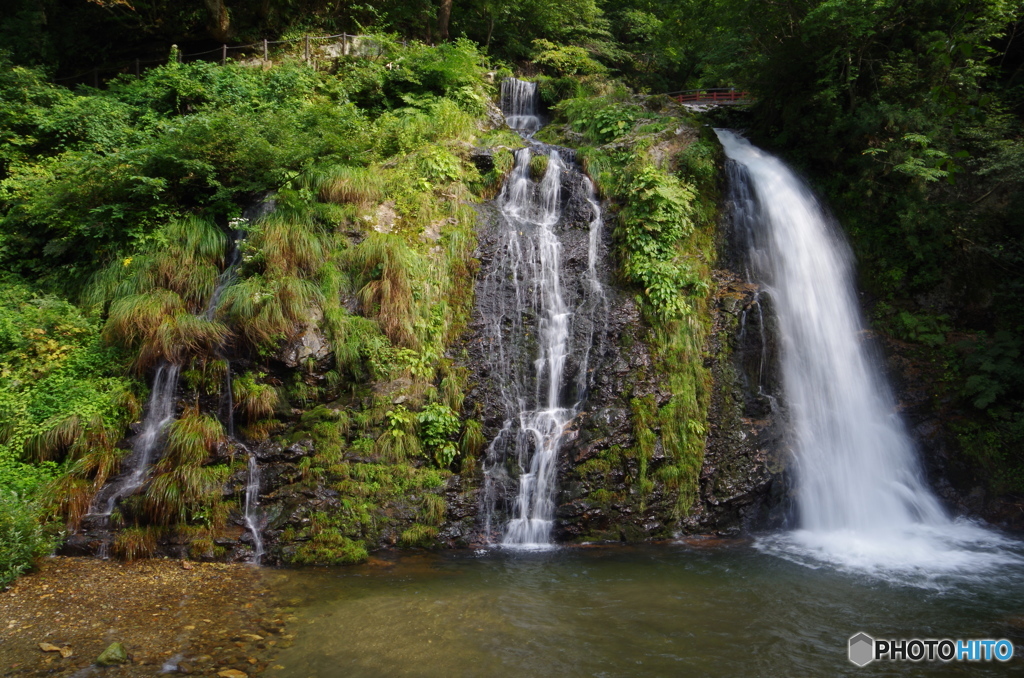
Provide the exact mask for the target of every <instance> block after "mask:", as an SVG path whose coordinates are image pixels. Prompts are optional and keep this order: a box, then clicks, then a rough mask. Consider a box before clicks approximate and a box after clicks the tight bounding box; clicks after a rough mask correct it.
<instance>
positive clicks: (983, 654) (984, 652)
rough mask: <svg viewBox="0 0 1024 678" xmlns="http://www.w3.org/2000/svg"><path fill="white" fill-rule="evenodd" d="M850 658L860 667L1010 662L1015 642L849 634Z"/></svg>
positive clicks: (989, 639) (1002, 639)
mask: <svg viewBox="0 0 1024 678" xmlns="http://www.w3.org/2000/svg"><path fill="white" fill-rule="evenodd" d="M847 656H849V658H850V661H851V662H853V663H854V664H856V665H857V666H867V665H868V664H870V663H871V662H873V661H876V660H879V661H886V660H887V661H911V662H920V661H929V662H931V661H941V662H950V661H970V662H977V661H986V662H987V661H999V662H1008V661H1010V659H1012V658H1013V643H1011V642H1010V641H1008V640H1006V639H1005V638H1001V639H999V640H995V639H991V638H984V639H972V640H950V639H949V638H943V639H941V640H936V639H934V638H928V639H919V638H911V639H906V638H901V639H898V640H882V639H875V638H872V637H871V636H869V635H868V634H866V633H864V632H860V633H858V634H856V635H854V636H851V637H850V645H849V654H848V655H847Z"/></svg>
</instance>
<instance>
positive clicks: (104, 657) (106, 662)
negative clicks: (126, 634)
mask: <svg viewBox="0 0 1024 678" xmlns="http://www.w3.org/2000/svg"><path fill="white" fill-rule="evenodd" d="M128 661H129V659H128V652H127V651H126V650H125V649H124V645H122V644H121V643H117V642H114V643H111V644H110V645H108V646H107V649H106V650H104V651H103V652H101V653H100V656H99V657H96V664H97V665H99V666H117V665H118V664H127V663H128Z"/></svg>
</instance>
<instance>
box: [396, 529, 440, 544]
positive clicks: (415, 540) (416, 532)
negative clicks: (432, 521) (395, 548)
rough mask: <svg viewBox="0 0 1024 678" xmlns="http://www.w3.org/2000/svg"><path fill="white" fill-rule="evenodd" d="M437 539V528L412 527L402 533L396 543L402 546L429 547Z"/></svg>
mask: <svg viewBox="0 0 1024 678" xmlns="http://www.w3.org/2000/svg"><path fill="white" fill-rule="evenodd" d="M436 537H437V528H436V527H433V526H430V525H418V524H417V525H413V526H412V527H410V528H409V529H407V530H405V531H403V532H402V534H401V536H400V537H399V538H398V541H399V542H401V544H402V546H419V547H430V546H432V545H433V543H434V539H435V538H436Z"/></svg>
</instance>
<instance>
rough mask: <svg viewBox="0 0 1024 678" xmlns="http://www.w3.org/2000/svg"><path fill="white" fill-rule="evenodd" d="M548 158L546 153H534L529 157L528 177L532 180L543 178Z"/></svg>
mask: <svg viewBox="0 0 1024 678" xmlns="http://www.w3.org/2000/svg"><path fill="white" fill-rule="evenodd" d="M550 160H551V159H550V158H549V157H548V156H546V155H535V156H533V157H532V158H530V178H531V179H533V180H534V181H540V180H541V179H543V178H544V173H545V172H547V171H548V162H549V161H550Z"/></svg>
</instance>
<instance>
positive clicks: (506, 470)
mask: <svg viewBox="0 0 1024 678" xmlns="http://www.w3.org/2000/svg"><path fill="white" fill-rule="evenodd" d="M502 108H503V110H504V111H505V114H506V119H507V120H508V123H509V125H510V126H511V127H513V128H516V129H518V130H519V131H520V132H521V133H524V136H525V135H526V134H532V133H533V132H535V131H536V129H537V128H538V127H539V117H538V114H537V107H536V85H535V84H534V83H526V82H522V81H518V80H514V79H509V80H505V81H504V82H503V83H502ZM538 154H539V155H546V156H547V167H546V169H545V171H544V175H543V177H542V178H541V179H540V180H539V181H535V180H533V179H532V178H531V176H530V165H531V159H533V158H534V157H535V156H536V155H538ZM565 154H567V151H565V149H562V150H561V151H560V150H559V149H556V148H554V147H550V146H546V145H543V144H538V143H535V142H531V143H530V146H529V147H527V148H523V149H520V150H518V151H516V153H515V165H514V168H513V170H512V173H511V175H510V176H509V178H508V180H507V181H506V182H505V185H504V187H503V188H502V191H501V194H500V196H499V197H498V199H497V201H496V203H497V207H498V219H499V222H500V225H499V230H500V234H499V242H498V243H497V246H496V249H497V252H496V256H495V257H494V258H493V263H492V264H491V265H490V266H489V268H488V269H487V270H486V271H485V273H484V275H483V277H482V280H481V281H480V286H479V290H480V293H479V295H478V298H479V299H480V300H481V301H480V308H481V315H482V316H483V319H484V327H485V330H484V334H485V340H486V342H487V346H488V351H489V354H488V358H487V363H488V366H489V369H490V372H491V374H492V375H493V376H494V378H495V381H496V383H497V384H498V391H499V395H500V399H501V403H502V410H503V413H504V425H503V426H502V429H501V431H500V432H499V433H498V434H497V436H495V438H494V439H493V440H492V441H491V443H490V445H489V447H488V450H487V459H486V462H485V467H484V472H485V481H486V482H485V495H486V499H485V503H486V506H485V515H486V521H487V522H486V525H485V531H486V533H487V534H490V533H491V529H492V527H494V526H492V524H491V521H492V520H493V519H494V515H495V511H496V504H497V503H498V500H497V498H496V494H497V489H498V488H499V487H502V488H504V489H505V490H507V494H509V495H514V499H513V500H511V501H510V504H511V505H510V506H509V507H508V508H509V509H510V510H509V511H508V515H509V520H508V522H507V524H506V525H505V526H504V528H503V536H502V538H501V541H502V543H503V544H504V545H507V546H515V547H523V548H542V547H545V546H548V545H549V544H550V540H551V529H552V525H553V523H554V515H555V493H556V482H557V464H558V451H559V447H560V444H561V441H562V439H563V436H564V433H565V430H566V427H567V426H568V425H569V423H570V421H571V420H572V419H573V417H575V416H576V415H577V414H578V413H579V411H580V406H581V404H582V402H583V400H584V398H585V397H586V393H587V390H588V388H589V386H590V385H591V384H592V379H593V370H592V365H591V354H592V353H593V352H594V349H595V345H596V346H597V347H598V351H599V350H600V345H601V344H602V343H603V341H604V332H603V331H602V328H603V327H604V323H606V322H607V300H606V298H605V293H604V288H603V286H602V284H601V282H600V280H599V277H598V273H597V268H596V260H597V258H598V256H600V249H601V234H602V223H603V222H602V218H601V210H600V206H599V205H598V203H597V199H596V196H595V194H594V187H593V184H592V183H591V182H590V181H589V179H587V178H586V177H585V176H583V175H582V174H581V173H580V172H579V171H578V170H577V169H575V168H574V167H572V164H571V161H567V160H565V159H564V158H563V155H565ZM565 191H577V192H578V191H582V193H583V194H582V195H578V196H576V197H577V198H582V200H583V202H584V203H585V204H586V205H587V209H589V210H590V216H589V217H588V219H587V223H588V229H589V233H588V237H589V248H588V267H587V272H586V273H585V275H584V277H585V280H566V279H565V263H564V262H563V240H562V236H561V235H560V231H561V226H562V225H563V221H564V214H563V212H564V205H565V204H566V202H567V201H568V199H569V198H570V196H568V195H565V194H564V193H565ZM570 286H571V287H573V288H574V289H576V290H581V294H576V295H574V299H575V301H573V300H570V299H569V296H568V294H567V289H568V288H569V287H570ZM581 330H582V331H581ZM574 336H575V337H577V343H578V344H580V343H581V344H582V345H575V346H574V345H573V337H574ZM580 336H582V337H584V338H583V339H582V340H580V339H578V337H580ZM570 362H571V363H572V365H573V369H574V370H575V383H574V384H568V383H567V382H568V381H569V380H570V378H571V375H569V374H567V365H568V364H569V363H570ZM573 386H574V387H575V388H573ZM510 471H511V473H510Z"/></svg>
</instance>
